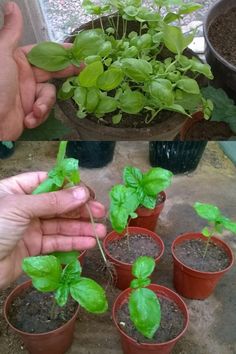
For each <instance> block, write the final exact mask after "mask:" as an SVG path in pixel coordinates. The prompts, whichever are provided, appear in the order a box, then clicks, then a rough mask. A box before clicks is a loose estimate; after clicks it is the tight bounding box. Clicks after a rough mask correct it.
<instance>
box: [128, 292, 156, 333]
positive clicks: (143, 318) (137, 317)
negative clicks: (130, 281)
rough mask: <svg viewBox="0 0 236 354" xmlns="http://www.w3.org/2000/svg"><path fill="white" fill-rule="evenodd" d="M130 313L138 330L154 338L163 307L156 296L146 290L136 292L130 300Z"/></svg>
mask: <svg viewBox="0 0 236 354" xmlns="http://www.w3.org/2000/svg"><path fill="white" fill-rule="evenodd" d="M129 312H130V318H131V320H132V322H133V323H134V325H135V327H136V328H137V330H138V331H139V332H141V333H142V334H143V335H144V336H145V337H147V338H152V337H153V336H154V334H155V333H156V331H157V329H158V328H159V326H160V321H161V307H160V302H159V300H158V298H157V296H156V294H155V293H154V292H153V291H151V290H150V289H146V288H143V289H137V290H134V291H133V292H132V293H131V295H130V298H129Z"/></svg>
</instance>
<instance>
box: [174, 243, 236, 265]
mask: <svg viewBox="0 0 236 354" xmlns="http://www.w3.org/2000/svg"><path fill="white" fill-rule="evenodd" d="M206 244H207V243H206V241H204V240H201V239H199V240H198V239H195V240H188V241H185V242H183V243H181V244H179V245H177V246H176V247H175V255H176V257H177V258H178V259H179V260H180V261H181V262H183V263H184V264H185V265H186V266H188V267H190V268H193V269H196V270H200V271H203V272H218V271H220V270H223V269H225V268H227V267H228V266H229V263H230V262H229V258H228V255H227V253H226V252H225V250H223V249H222V248H220V247H219V246H218V245H216V244H215V243H213V242H210V243H209V246H208V248H207V253H206V256H205V257H204V258H203V256H204V252H205V249H206Z"/></svg>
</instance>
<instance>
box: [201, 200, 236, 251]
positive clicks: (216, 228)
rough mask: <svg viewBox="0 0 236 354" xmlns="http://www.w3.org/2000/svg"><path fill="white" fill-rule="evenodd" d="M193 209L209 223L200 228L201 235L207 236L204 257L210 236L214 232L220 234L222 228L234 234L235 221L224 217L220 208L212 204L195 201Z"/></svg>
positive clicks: (235, 229) (235, 232) (235, 231)
mask: <svg viewBox="0 0 236 354" xmlns="http://www.w3.org/2000/svg"><path fill="white" fill-rule="evenodd" d="M194 209H195V211H196V213H197V214H198V215H199V216H200V217H201V218H203V219H206V220H207V221H208V223H209V226H206V227H204V228H203V229H202V234H203V236H205V237H206V238H207V245H206V249H205V252H204V257H205V256H206V253H207V249H208V246H209V243H210V241H211V237H212V236H213V235H215V234H222V232H223V231H224V229H225V230H229V231H231V232H232V233H234V234H236V222H234V221H232V220H230V219H229V218H227V217H225V216H224V215H223V214H222V213H221V211H220V209H219V208H218V207H217V206H215V205H212V204H205V203H199V202H196V203H195V204H194ZM204 257H203V258H204Z"/></svg>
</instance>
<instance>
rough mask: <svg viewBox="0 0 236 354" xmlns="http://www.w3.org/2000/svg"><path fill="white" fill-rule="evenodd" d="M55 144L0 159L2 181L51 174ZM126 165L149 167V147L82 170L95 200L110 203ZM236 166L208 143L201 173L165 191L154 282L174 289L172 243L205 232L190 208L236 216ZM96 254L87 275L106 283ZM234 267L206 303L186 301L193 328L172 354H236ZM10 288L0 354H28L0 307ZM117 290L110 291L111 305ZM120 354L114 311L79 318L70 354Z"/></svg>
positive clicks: (122, 148)
mask: <svg viewBox="0 0 236 354" xmlns="http://www.w3.org/2000/svg"><path fill="white" fill-rule="evenodd" d="M56 151H57V143H55V142H46V143H35V142H34V143H22V142H21V143H18V145H17V151H16V153H15V155H14V156H12V158H11V159H9V160H6V161H1V162H0V163H1V165H0V178H3V177H6V176H10V175H13V174H16V173H19V172H25V171H34V170H38V169H41V170H43V169H45V170H48V169H49V168H50V167H51V166H52V164H53V162H54V160H55V155H56ZM127 164H133V165H135V166H139V167H140V168H142V169H143V170H145V169H147V168H148V167H149V162H148V144H147V143H145V142H132V143H125V142H124V143H118V144H117V147H116V153H115V157H114V161H113V163H112V164H110V165H109V166H108V167H106V168H103V169H98V170H96V171H94V170H86V169H82V170H81V175H82V178H83V180H84V181H86V183H87V184H88V185H90V186H91V187H92V188H94V189H95V191H96V194H97V199H98V200H101V201H102V202H104V203H105V204H106V205H108V190H109V189H110V188H111V186H112V185H113V184H114V183H118V182H120V175H121V170H122V169H123V167H124V166H125V165H127ZM235 185H236V168H235V166H234V165H233V164H232V163H231V162H230V161H229V160H228V159H227V158H226V157H225V156H224V154H223V152H222V151H221V150H220V149H219V147H218V145H217V144H216V143H209V144H208V147H207V149H206V151H205V153H204V155H203V159H202V161H201V163H200V165H199V167H198V169H197V170H196V171H195V172H194V173H191V174H189V175H184V176H177V177H175V178H174V182H173V184H172V186H171V187H170V188H169V189H168V192H167V198H168V199H167V202H166V205H165V208H164V210H163V212H162V214H161V217H160V222H159V226H158V227H157V232H158V233H159V235H160V236H161V237H162V238H163V241H164V243H165V248H166V251H165V255H164V257H163V259H162V261H161V263H160V264H159V266H158V271H157V272H156V274H155V281H156V282H158V283H160V284H163V285H166V286H169V287H170V288H173V285H172V261H171V255H170V245H171V243H172V241H173V239H174V238H175V237H176V236H177V235H178V234H180V233H182V232H187V231H198V230H201V228H202V226H203V223H202V222H201V221H200V219H199V218H198V217H196V215H195V213H194V212H193V210H192V207H191V206H192V204H193V203H194V202H195V201H196V200H198V201H202V202H209V203H215V204H216V205H218V206H219V207H220V208H221V209H222V211H223V212H224V213H225V214H226V215H228V216H229V217H232V218H235V216H236V194H235ZM224 239H225V240H226V242H228V244H229V245H230V246H231V248H232V249H233V252H234V254H235V256H236V238H235V237H233V236H230V235H229V234H225V235H224ZM99 257H100V256H99V254H98V252H97V250H96V249H95V250H93V251H90V252H89V253H88V256H87V259H86V263H85V267H84V269H85V272H86V274H89V275H90V276H92V277H94V278H95V279H96V280H97V281H99V282H101V283H104V280H103V277H102V274H101V273H99V272H98V262H99ZM235 279H236V266H235V265H234V267H233V268H232V270H231V271H230V272H229V273H228V274H227V275H225V277H224V278H223V279H222V280H221V282H220V283H219V285H218V286H217V288H216V290H215V292H214V294H213V295H212V296H210V297H209V298H208V299H207V300H205V301H190V300H186V303H187V305H188V307H189V310H190V326H189V329H188V331H187V332H186V335H185V337H184V338H183V339H182V340H181V341H180V342H179V343H178V344H177V345H176V347H175V349H174V350H173V354H235V353H236V341H235V338H236V337H235V328H236V316H235V313H236V287H235ZM9 290H10V289H8V290H7V291H5V292H0V354H25V353H26V351H25V350H24V348H23V347H21V345H22V344H21V342H20V341H18V340H17V339H16V337H15V336H13V335H12V334H11V332H10V331H9V330H8V329H7V327H6V325H5V322H4V320H3V318H2V315H1V305H2V304H3V302H4V298H5V296H6V294H7V293H8V292H9ZM117 293H119V291H118V290H113V291H111V290H109V291H108V295H109V300H110V304H112V302H113V301H114V298H115V297H116V295H117ZM77 353H80V354H95V353H96V354H122V351H121V347H120V342H119V337H118V335H117V332H116V330H115V328H114V326H113V324H112V321H111V317H110V313H107V314H105V315H103V316H92V315H88V314H86V313H85V312H81V313H80V314H79V319H78V321H77V327H76V332H75V340H74V343H73V346H72V348H71V349H70V351H69V352H68V354H77Z"/></svg>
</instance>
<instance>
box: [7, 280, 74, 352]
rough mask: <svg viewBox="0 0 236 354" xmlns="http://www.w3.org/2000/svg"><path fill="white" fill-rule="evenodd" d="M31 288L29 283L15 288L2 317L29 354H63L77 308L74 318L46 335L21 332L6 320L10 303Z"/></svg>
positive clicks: (71, 332)
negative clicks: (19, 338)
mask: <svg viewBox="0 0 236 354" xmlns="http://www.w3.org/2000/svg"><path fill="white" fill-rule="evenodd" d="M30 286H31V281H27V282H25V283H23V284H21V285H19V286H17V287H16V288H15V289H14V290H13V291H12V292H11V293H10V295H8V297H7V299H6V302H5V304H4V310H3V311H4V316H5V319H6V321H7V323H8V325H9V326H10V328H11V329H12V330H13V331H14V332H15V333H17V334H18V335H19V336H20V337H21V339H22V340H23V342H24V344H25V347H26V348H27V350H28V351H29V352H30V353H31V354H42V353H43V354H47V353H48V354H64V353H65V352H66V351H67V350H68V349H69V347H70V346H71V344H72V341H73V333H74V329H75V323H76V318H77V315H78V312H79V307H78V308H77V310H76V312H75V314H74V316H73V317H72V318H71V319H70V320H69V321H68V322H67V323H65V324H64V325H63V326H61V327H60V328H57V329H55V330H54V331H51V332H47V333H39V334H32V333H27V332H23V331H21V330H19V329H17V328H15V327H14V326H13V325H12V324H11V323H10V322H9V319H8V313H9V309H10V307H11V304H12V302H13V301H14V299H15V298H17V297H18V296H19V295H20V294H21V293H22V292H23V291H24V290H25V289H27V288H29V287H30Z"/></svg>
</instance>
